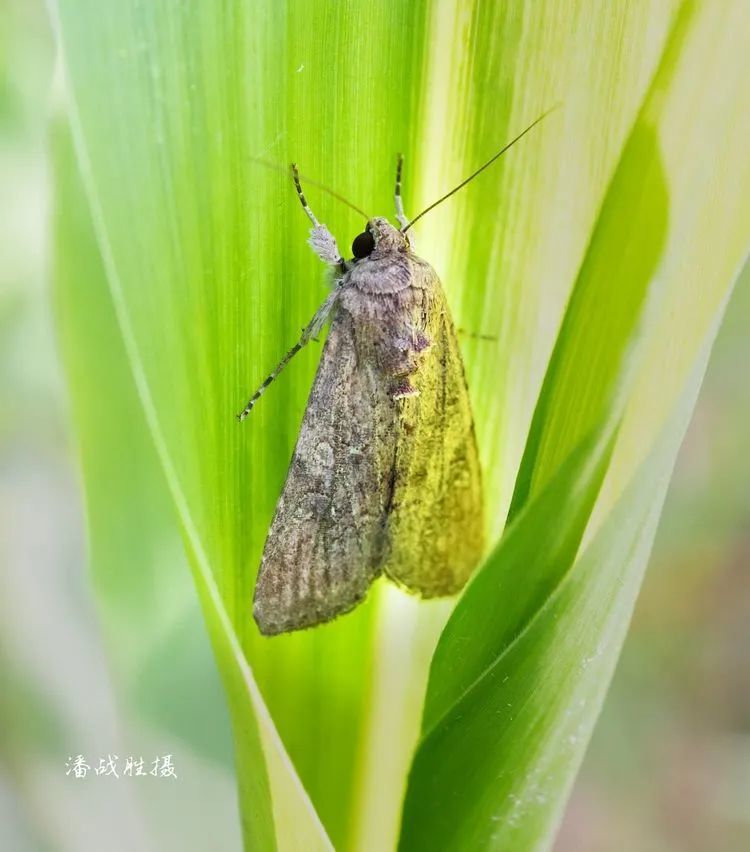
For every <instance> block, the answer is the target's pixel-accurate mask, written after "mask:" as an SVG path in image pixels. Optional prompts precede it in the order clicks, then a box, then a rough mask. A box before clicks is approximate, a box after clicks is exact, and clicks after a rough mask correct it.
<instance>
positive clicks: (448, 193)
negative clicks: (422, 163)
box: [401, 104, 560, 234]
mask: <svg viewBox="0 0 750 852" xmlns="http://www.w3.org/2000/svg"><path fill="white" fill-rule="evenodd" d="M559 106H560V104H555V106H553V107H551V108H550V109H548V110H547V111H546V112H543V113H542V114H541V115H540V116H539V118H537V119H535V120H534V121H532V122H531V124H530V125H529V126H528V127H527V128H526V129H525V130H522V131H521V132H520V133H519V134H518V136H516V138H515V139H512V140H511V141H510V142H508V144H507V145H505V146H504V147H502V148H501V149H500V150H499V151H498V152H497V154H495V155H494V156H493V157H490V159H489V160H487V162H486V163H485V164H484V165H483V166H480V167H479V168H478V169H477V170H476V171H475V172H472V173H471V174H470V175H469V176H468V177H467V178H466V180H462V181H461V183H459V185H458V186H456V187H454V188H453V189H452V190H451V191H450V192H447V193H446V194H445V195H444V196H443V197H442V198H438V200H437V201H434V202H433V203H432V204H430V206H429V207H425V209H424V210H423V211H422V212H421V213H419V214H418V215H417V216H415V217H414V218H413V219H412V220H411V222H409V224H408V225H406V226H405V227H403V228H401V233H402V234H405V233H406V232H407V231H408V230H409V228H411V226H412V225H413V224H414V223H415V222H416V221H418V220H419V219H421V218H422V216H424V215H425V213H429V212H430V210H434V209H435V208H436V207H437V206H438V204H442V203H443V202H444V201H446V200H447V199H448V198H450V197H451V195H454V194H455V193H457V192H458V190H459V189H463V187H465V186H466V184H467V183H470V182H471V181H473V180H474V178H475V177H476V176H477V175H479V174H481V173H482V172H483V171H484V170H485V169H486V168H487V167H488V166H491V165H492V164H493V163H494V162H495V160H496V159H497V158H498V157H500V156H501V155H502V154H504V153H505V152H506V151H507V150H508V149H509V148H512V147H513V146H514V145H515V144H516V142H518V141H519V140H520V139H522V138H523V137H524V136H525V135H526V134H527V133H528V132H529V130H531V128H532V127H536V125H537V124H539V122H540V121H541V120H542V119H544V118H546V117H547V116H548V115H549V114H550V113H551V112H554V111H555V110H556V109H557V108H558V107H559Z"/></svg>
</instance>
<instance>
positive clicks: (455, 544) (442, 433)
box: [383, 273, 484, 597]
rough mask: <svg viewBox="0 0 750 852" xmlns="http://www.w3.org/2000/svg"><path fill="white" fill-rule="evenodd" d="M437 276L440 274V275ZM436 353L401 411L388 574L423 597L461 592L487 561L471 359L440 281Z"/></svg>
mask: <svg viewBox="0 0 750 852" xmlns="http://www.w3.org/2000/svg"><path fill="white" fill-rule="evenodd" d="M433 274H434V273H433ZM432 296H433V304H432V306H431V307H430V309H429V311H428V319H427V322H426V329H425V330H426V332H427V334H428V336H429V337H431V342H432V345H431V347H430V349H429V351H428V352H427V354H426V357H425V359H424V361H423V362H422V363H421V365H420V366H419V368H418V369H417V371H416V372H415V373H414V374H413V376H412V377H411V379H412V381H413V384H414V385H415V386H416V387H417V389H418V390H419V395H418V396H414V397H409V398H407V399H404V400H402V401H401V403H400V413H399V423H398V426H397V430H398V431H397V434H398V446H397V450H396V464H395V481H394V493H393V498H392V502H391V507H390V512H389V515H388V520H387V556H386V561H385V563H384V565H383V570H384V571H385V573H386V574H387V575H388V576H389V577H390V578H391V579H393V580H395V581H396V582H397V583H399V584H401V585H403V586H405V587H406V588H408V589H409V590H410V591H414V592H417V593H418V594H420V595H422V596H423V597H439V596H441V595H450V594H453V593H455V592H457V591H458V590H459V589H461V588H462V587H463V585H464V584H465V583H466V581H467V579H468V578H469V575H470V574H471V572H472V571H473V569H474V568H475V567H476V565H477V563H478V562H479V560H480V559H481V557H482V552H483V548H484V516H483V495H482V480H481V470H480V466H479V455H478V451H477V443H476V437H475V434H474V419H473V417H472V412H471V405H470V402H469V394H468V390H467V386H466V377H465V373H464V365H463V359H462V358H461V352H460V350H459V348H458V340H457V338H456V331H455V328H454V327H453V322H452V320H451V317H450V314H449V311H448V305H447V302H446V300H445V296H444V294H443V292H442V288H441V287H440V285H439V282H438V281H437V278H435V289H434V292H433V294H432Z"/></svg>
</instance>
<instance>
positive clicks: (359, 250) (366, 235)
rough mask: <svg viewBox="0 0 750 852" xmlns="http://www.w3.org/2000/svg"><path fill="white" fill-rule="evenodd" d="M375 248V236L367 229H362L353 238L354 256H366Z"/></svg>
mask: <svg viewBox="0 0 750 852" xmlns="http://www.w3.org/2000/svg"><path fill="white" fill-rule="evenodd" d="M374 248H375V237H373V235H372V234H371V233H370V232H369V231H362V233H361V234H358V235H357V236H356V237H355V238H354V242H353V243H352V254H353V255H354V257H356V258H363V257H367V255H368V254H371V253H372V250H373V249H374Z"/></svg>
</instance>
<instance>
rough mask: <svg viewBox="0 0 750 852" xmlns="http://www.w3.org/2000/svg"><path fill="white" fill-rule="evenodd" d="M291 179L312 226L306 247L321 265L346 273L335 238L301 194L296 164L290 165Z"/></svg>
mask: <svg viewBox="0 0 750 852" xmlns="http://www.w3.org/2000/svg"><path fill="white" fill-rule="evenodd" d="M292 178H293V179H294V188H295V189H296V190H297V197H298V198H299V201H300V204H301V205H302V209H303V210H304V211H305V213H306V214H307V218H308V219H309V220H310V221H311V222H312V224H313V226H312V228H311V229H310V236H309V238H308V240H307V243H308V245H309V246H310V248H311V249H312V250H313V251H314V252H315V254H317V255H318V257H319V258H320V259H321V260H322V261H323V263H330V264H332V265H333V266H338V268H339V269H340V270H341V272H346V261H345V260H344V258H343V257H342V256H341V252H340V251H339V247H338V246H337V245H336V238H335V237H334V236H333V234H332V233H331V232H330V231H329V230H328V228H327V227H326V226H325V225H321V224H320V222H318V220H317V218H316V217H315V214H314V213H313V212H312V210H311V209H310V205H309V204H308V203H307V199H306V198H305V193H304V192H302V185H301V184H300V181H299V170H298V169H297V164H296V163H292Z"/></svg>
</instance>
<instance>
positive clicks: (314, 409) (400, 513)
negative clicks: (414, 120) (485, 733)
mask: <svg viewBox="0 0 750 852" xmlns="http://www.w3.org/2000/svg"><path fill="white" fill-rule="evenodd" d="M542 117H543V116H542ZM539 121H541V118H539V119H537V121H535V122H534V123H533V124H532V125H530V126H529V127H528V128H526V130H524V131H523V133H521V134H520V135H519V136H517V137H516V139H514V140H513V141H512V142H511V143H510V144H509V145H506V146H505V147H504V148H503V149H502V150H501V151H500V152H498V153H497V154H495V156H494V157H493V158H492V159H491V160H489V161H488V162H487V163H485V164H484V165H483V166H482V167H481V168H480V169H478V170H477V171H476V172H475V173H474V174H472V175H470V176H469V178H467V179H466V180H465V181H464V182H463V183H461V184H460V185H459V186H458V187H456V189H454V190H453V191H452V192H451V193H448V195H446V196H443V198H441V199H439V200H438V201H436V202H435V203H434V204H433V205H431V206H430V207H428V208H426V209H425V210H424V211H423V212H422V213H420V214H419V216H417V217H416V218H415V219H414V220H412V222H411V223H410V222H408V221H407V219H406V217H405V216H404V213H403V206H402V203H401V186H400V181H401V158H400V157H399V161H398V170H397V177H396V217H397V219H398V222H399V225H400V226H401V227H400V229H399V228H396V227H394V226H393V225H391V224H390V223H389V222H388V221H387V220H386V219H384V218H382V217H374V218H371V219H369V220H368V221H367V225H366V228H365V230H364V231H363V232H362V233H361V234H360V235H359V236H357V237H356V238H355V239H354V242H353V244H352V254H353V258H352V259H351V260H344V258H342V257H341V255H340V253H339V250H338V247H337V245H336V240H335V239H334V237H333V235H332V234H331V233H330V231H329V230H328V229H327V228H326V227H325V225H321V224H320V223H319V222H318V220H317V219H316V218H315V216H314V215H313V213H312V211H311V210H310V208H309V206H308V204H307V201H306V200H305V197H304V195H303V193H302V189H301V186H300V182H299V175H298V173H297V170H296V167H295V166H292V171H293V176H294V182H295V186H296V188H297V193H298V195H299V198H300V201H301V202H302V206H303V208H304V210H305V212H306V213H307V215H308V217H309V218H310V220H311V221H312V224H313V227H312V230H311V234H310V239H309V243H310V245H311V246H312V248H313V250H314V251H315V252H316V253H317V254H318V256H319V257H320V258H321V260H323V261H324V262H326V263H328V264H330V265H331V267H332V268H333V270H334V276H335V277H334V282H335V283H334V289H333V291H332V293H331V294H330V295H329V297H328V298H327V299H326V300H325V302H324V303H323V305H322V306H321V307H320V308H319V309H318V311H317V312H316V314H315V316H314V317H313V318H312V320H311V322H310V323H309V325H308V326H307V327H306V328H305V330H304V331H303V333H302V337H301V338H300V340H299V342H298V343H296V344H295V346H294V347H292V349H290V350H289V352H288V353H287V355H286V356H285V357H284V358H283V359H282V361H281V362H280V363H279V365H278V367H277V368H276V369H275V370H274V372H273V373H272V374H271V375H270V376H269V377H268V378H267V379H266V381H265V382H264V383H263V384H262V385H261V387H260V388H259V389H258V391H257V392H256V393H255V394H254V395H253V396H252V397H251V399H250V401H249V402H248V404H247V405H246V407H245V409H244V410H243V411H242V413H241V414H240V415H239V419H240V420H242V419H244V418H245V417H246V416H247V415H248V414H249V412H250V410H251V409H252V408H253V406H254V405H255V403H256V402H257V400H258V398H259V397H260V396H261V394H262V393H263V392H264V390H265V389H266V388H267V387H268V385H269V384H270V383H271V382H272V381H273V379H274V378H275V377H276V376H277V375H278V374H279V372H281V370H282V369H283V368H284V366H285V365H286V364H287V363H288V362H289V360H290V359H291V358H292V357H293V356H294V355H295V354H296V353H297V352H298V351H299V350H300V349H301V348H302V347H303V346H304V345H305V344H306V343H307V342H308V341H309V340H310V339H311V338H313V337H315V336H316V335H317V334H318V333H319V332H320V331H321V329H322V328H323V326H324V324H325V323H326V322H327V321H328V320H329V319H330V330H329V332H328V336H327V339H326V342H325V344H324V347H323V353H322V356H321V359H320V365H319V367H318V372H317V375H316V377H315V381H314V383H313V386H312V390H311V392H310V397H309V400H308V403H307V408H306V410H305V414H304V418H303V421H302V427H301V429H300V434H299V438H298V439H297V446H296V448H295V450H294V455H293V457H292V462H291V465H290V467H289V472H288V474H287V478H286V483H285V484H284V489H283V491H282V494H281V497H280V498H279V501H278V504H277V506H276V512H275V514H274V518H273V522H272V523H271V529H270V531H269V533H268V537H267V539H266V544H265V548H264V551H263V558H262V561H261V565H260V571H259V573H258V579H257V582H256V586H255V596H254V606H253V615H254V617H255V621H256V622H257V624H258V627H259V628H260V631H261V633H264V634H265V635H274V634H278V633H284V632H288V631H292V630H298V629H300V628H303V627H313V626H315V625H317V624H321V623H323V622H326V621H330V620H331V619H333V618H335V617H336V616H338V615H341V614H342V613H345V612H348V611H349V610H351V609H352V608H353V607H355V606H356V605H357V604H358V603H360V601H362V600H363V598H364V597H365V595H366V594H367V591H368V589H369V587H370V585H371V583H372V582H373V580H375V579H376V578H377V577H379V576H380V575H381V574H384V575H385V576H386V577H388V578H389V579H390V580H392V581H393V582H395V583H397V584H398V585H399V586H401V587H402V588H404V589H406V590H408V591H410V592H414V593H416V594H418V595H420V596H422V597H424V598H434V597H440V596H445V595H452V594H455V593H456V592H458V591H459V590H460V589H461V588H462V587H463V586H464V584H465V583H466V581H467V579H468V578H469V576H470V574H471V572H472V571H473V569H474V568H475V567H476V565H477V564H478V562H479V560H480V559H481V556H482V552H483V548H484V513H483V498H482V478H481V471H480V466H479V455H478V452H477V444H476V438H475V435H474V421H473V418H472V413H471V405H470V403H469V394H468V390H467V387H466V378H465V374H464V366H463V361H462V358H461V353H460V350H459V347H458V341H457V338H456V331H455V328H454V326H453V322H452V320H451V317H450V312H449V310H448V304H447V302H446V299H445V294H444V293H443V289H442V287H441V285H440V280H439V279H438V276H437V274H436V273H435V270H434V269H433V268H432V267H431V266H430V264H429V263H427V261H425V260H423V259H422V258H420V257H418V256H417V255H416V254H414V253H413V252H412V251H411V247H410V244H409V239H408V237H407V236H406V232H407V230H408V229H409V228H410V227H411V225H412V224H414V222H415V221H416V220H417V219H419V218H420V217H421V216H423V215H424V214H425V213H426V212H428V211H429V210H431V209H432V208H433V207H435V206H436V205H437V204H439V203H440V202H442V201H443V200H445V198H447V197H448V196H449V195H452V194H453V192H455V191H456V190H458V189H460V188H461V187H462V186H464V185H465V184H466V183H468V182H469V180H471V179H472V178H473V177H475V176H476V175H477V174H479V172H480V171H482V170H483V169H484V168H486V167H487V166H488V165H490V163H491V162H493V161H494V160H495V159H496V158H497V157H499V156H500V154H502V153H503V152H504V151H505V150H507V149H508V148H509V147H510V145H512V144H514V143H515V142H516V141H518V139H520V138H521V136H523V135H524V134H525V133H527V132H528V130H530V129H531V127H533V126H534V124H536V123H538V122H539ZM336 197H338V198H339V200H344V199H341V197H340V196H336ZM344 201H345V200H344ZM345 203H348V202H346V201H345ZM350 206H353V205H350ZM354 209H357V208H354ZM357 212H359V213H361V214H362V215H363V216H364V218H366V219H367V218H368V217H367V216H366V214H363V213H362V211H360V210H357Z"/></svg>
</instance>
